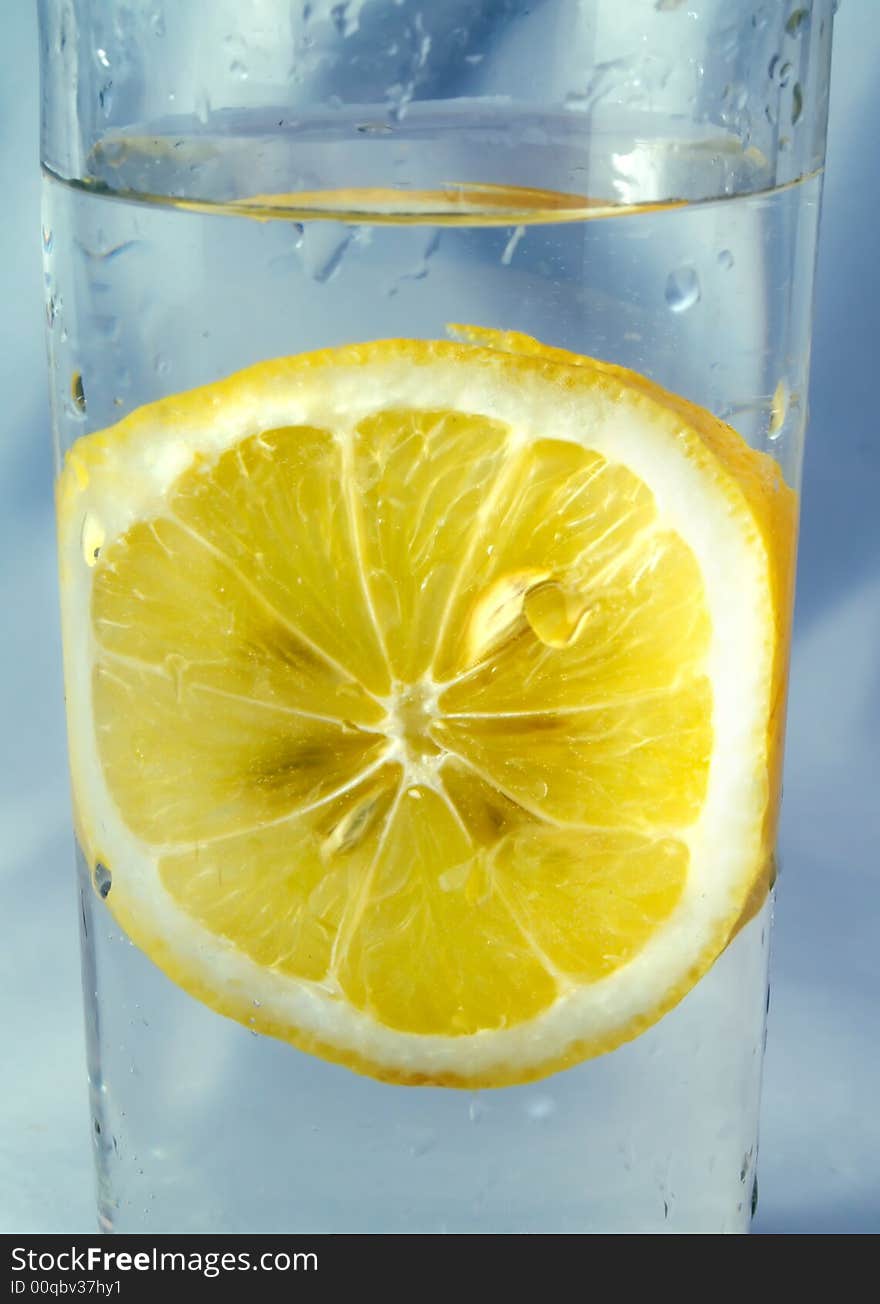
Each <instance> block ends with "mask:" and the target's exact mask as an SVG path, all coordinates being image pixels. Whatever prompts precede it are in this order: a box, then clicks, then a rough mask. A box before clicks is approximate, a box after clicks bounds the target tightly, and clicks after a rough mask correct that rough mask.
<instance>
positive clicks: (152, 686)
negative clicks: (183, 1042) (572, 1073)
mask: <svg viewBox="0 0 880 1304" xmlns="http://www.w3.org/2000/svg"><path fill="white" fill-rule="evenodd" d="M462 332H463V333H464V334H465V335H467V336H468V337H469V338H468V340H467V342H464V343H451V342H422V341H401V340H398V341H380V342H375V343H371V344H365V345H358V346H351V347H348V348H342V349H337V350H328V351H325V352H323V353H319V354H311V355H304V356H302V357H299V358H291V359H281V360H278V361H276V362H269V363H264V364H260V365H259V366H257V367H255V368H252V369H251V370H250V371H247V372H243V373H241V374H239V375H238V376H234V377H231V378H230V379H229V380H227V381H223V382H220V383H218V384H216V385H212V386H209V387H208V388H206V389H204V390H200V391H195V392H193V393H191V394H185V395H178V396H175V397H173V398H170V399H166V400H163V401H162V402H160V403H158V404H154V405H151V406H149V407H146V408H143V409H141V410H139V411H138V412H136V413H134V414H132V416H130V417H128V418H127V419H126V420H125V421H123V422H121V423H120V425H118V426H116V427H114V428H113V429H111V430H108V431H104V432H101V433H98V434H95V435H90V436H86V437H85V438H83V439H81V440H79V441H78V442H77V444H76V445H75V446H74V448H73V449H72V450H71V453H70V454H69V455H68V458H67V461H66V463H65V467H64V470H63V472H62V475H61V477H60V480H59V485H58V523H59V549H60V566H61V578H62V611H63V626H64V644H65V678H66V686H67V696H68V722H69V737H70V753H71V769H72V775H73V787H74V799H75V807H76V817H77V830H78V836H79V839H80V842H81V844H82V847H83V851H84V854H85V855H86V857H87V858H88V860H89V861H90V862H91V863H92V864H93V865H97V864H98V863H100V864H101V865H102V866H103V867H104V870H105V871H109V873H110V875H111V882H112V885H111V888H110V891H109V894H108V895H107V896H106V901H107V905H108V907H109V908H110V909H111V910H112V911H113V912H114V914H115V915H116V917H117V919H118V920H119V922H120V924H121V925H122V927H123V928H124V929H125V930H126V931H127V932H128V934H129V936H130V937H131V938H132V940H133V941H135V942H136V943H137V944H138V945H139V946H141V947H142V948H143V949H144V950H145V951H146V953H147V954H148V955H149V956H150V957H151V958H152V959H153V960H154V961H155V962H156V963H157V964H158V965H159V966H160V967H161V968H162V969H164V971H165V972H166V973H167V974H168V975H169V977H171V978H172V979H173V980H174V981H176V982H177V983H179V984H180V985H181V986H183V987H184V988H185V989H186V990H187V991H189V992H190V993H191V994H192V995H194V996H196V997H198V998H199V999H201V1000H203V1001H205V1002H206V1003H207V1004H208V1005H210V1006H211V1007H212V1008H213V1009H215V1010H217V1011H218V1012H220V1013H222V1014H225V1015H228V1016H230V1017H232V1018H235V1019H238V1020H240V1021H241V1022H242V1023H246V1024H247V1025H248V1026H250V1027H256V1028H257V1029H259V1030H262V1031H263V1032H266V1033H269V1034H271V1035H273V1036H278V1037H282V1038H284V1039H285V1040H287V1041H289V1042H291V1043H292V1044H294V1045H296V1046H299V1047H300V1048H302V1049H305V1050H308V1051H312V1052H314V1053H317V1054H320V1055H323V1056H324V1057H326V1058H329V1059H332V1060H336V1061H338V1062H341V1063H343V1064H346V1065H348V1066H349V1067H351V1068H354V1069H357V1070H358V1071H361V1072H365V1073H369V1074H371V1075H373V1076H375V1077H378V1078H382V1079H385V1080H389V1081H396V1082H409V1083H426V1082H430V1083H440V1084H445V1085H452V1086H468V1087H474V1086H497V1085H502V1084H506V1083H511V1082H521V1081H527V1080H530V1079H533V1078H536V1077H540V1076H543V1075H545V1074H547V1073H549V1072H552V1071H554V1070H556V1069H558V1068H561V1067H564V1066H566V1065H568V1064H571V1063H574V1062H576V1061H577V1060H579V1059H582V1058H585V1057H587V1056H589V1055H594V1054H598V1053H601V1052H603V1051H606V1050H609V1049H611V1048H613V1047H614V1046H616V1045H619V1044H620V1043H621V1042H622V1041H625V1040H627V1039H628V1038H631V1037H633V1036H635V1035H637V1034H638V1033H639V1032H641V1031H642V1030H643V1029H644V1028H646V1027H648V1026H650V1024H651V1023H653V1022H655V1021H656V1020H657V1019H658V1018H659V1017H660V1016H661V1015H662V1014H663V1013H664V1012H665V1011H666V1010H667V1009H669V1008H670V1007H671V1006H672V1005H673V1004H675V1003H676V1001H678V1000H680V999H681V997H682V996H683V995H685V993H686V992H687V991H688V990H689V989H690V987H691V986H692V985H693V984H694V982H696V981H697V979H698V978H699V976H700V975H701V974H702V973H703V972H705V970H706V969H707V968H708V967H709V965H710V964H711V963H712V961H713V960H714V959H715V957H716V956H717V955H718V953H719V952H720V950H721V949H722V948H723V946H724V945H725V943H726V941H727V939H728V938H729V936H730V934H731V930H732V929H733V928H734V927H735V925H736V922H737V920H738V919H739V918H740V917H741V916H742V912H743V910H744V908H746V906H747V903H749V902H751V901H753V900H754V899H755V894H756V892H757V891H758V890H759V885H760V884H761V882H762V881H763V880H762V874H763V873H764V870H765V867H766V865H767V863H768V857H769V854H770V850H771V847H772V832H773V820H774V818H775V806H776V794H775V785H776V782H777V775H778V766H779V754H780V739H781V716H782V709H781V703H782V700H783V697H784V667H785V661H786V652H787V631H788V619H789V611H788V607H789V605H790V591H791V561H792V555H793V536H794V495H793V494H792V492H791V491H790V490H789V489H788V488H787V487H786V486H785V485H784V483H783V481H782V479H781V476H780V474H779V472H778V469H777V468H776V467H775V465H774V464H773V462H772V461H771V459H769V458H766V457H764V456H763V455H761V454H758V453H755V452H753V451H751V450H750V449H748V448H747V447H746V446H745V445H744V444H743V443H742V441H741V440H740V439H739V437H738V436H737V435H735V433H734V432H733V431H731V430H729V429H728V428H727V427H723V426H721V424H720V423H718V422H715V421H714V419H713V418H711V417H710V416H709V415H708V414H707V413H703V412H701V411H700V410H699V409H696V408H693V407H692V405H689V404H686V403H685V402H684V400H680V399H678V398H676V397H675V396H672V395H668V394H666V393H665V392H664V391H662V390H660V389H658V388H657V387H656V386H653V385H652V384H651V383H650V382H649V381H647V380H645V379H644V378H643V377H639V376H636V375H634V374H633V373H629V372H625V371H623V370H622V369H620V368H615V367H612V366H610V365H608V364H602V363H594V362H592V361H591V360H589V359H586V358H580V357H577V356H575V355H571V354H566V353H563V352H561V351H558V350H551V349H547V348H545V347H544V346H542V345H538V344H537V343H536V342H535V341H530V340H528V339H527V338H526V337H521V336H515V335H512V334H508V333H498V332H488V331H481V330H479V329H477V328H462Z"/></svg>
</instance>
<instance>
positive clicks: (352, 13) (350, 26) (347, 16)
mask: <svg viewBox="0 0 880 1304" xmlns="http://www.w3.org/2000/svg"><path fill="white" fill-rule="evenodd" d="M360 8H361V6H360V5H359V4H355V3H349V0H344V3H342V4H338V5H334V6H333V8H332V9H331V10H330V17H331V18H332V20H333V26H334V27H335V28H336V30H337V32H338V33H339V35H340V36H353V35H354V33H355V32H356V31H357V29H358V28H359V27H360Z"/></svg>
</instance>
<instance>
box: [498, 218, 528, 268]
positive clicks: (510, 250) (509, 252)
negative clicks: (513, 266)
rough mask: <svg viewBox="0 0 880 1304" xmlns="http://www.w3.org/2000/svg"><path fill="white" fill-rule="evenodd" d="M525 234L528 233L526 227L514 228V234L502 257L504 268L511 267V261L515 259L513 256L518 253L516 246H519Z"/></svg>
mask: <svg viewBox="0 0 880 1304" xmlns="http://www.w3.org/2000/svg"><path fill="white" fill-rule="evenodd" d="M525 233H526V228H525V227H524V226H517V227H515V228H514V230H513V234H512V235H511V237H510V239H509V240H508V242H507V244H506V245H505V246H504V253H503V254H502V255H501V266H502V267H509V266H510V262H511V259H512V258H513V255H514V253H515V252H516V246H517V245H518V244H519V242H520V240H522V238H523V236H524V235H525Z"/></svg>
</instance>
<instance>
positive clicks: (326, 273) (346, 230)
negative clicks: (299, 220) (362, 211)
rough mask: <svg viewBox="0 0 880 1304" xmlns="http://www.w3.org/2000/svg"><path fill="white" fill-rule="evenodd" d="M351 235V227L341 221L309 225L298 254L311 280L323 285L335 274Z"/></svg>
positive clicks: (350, 240)
mask: <svg viewBox="0 0 880 1304" xmlns="http://www.w3.org/2000/svg"><path fill="white" fill-rule="evenodd" d="M353 235H354V232H353V231H352V229H351V228H350V227H347V226H345V225H344V224H343V223H342V222H320V223H317V222H316V223H313V224H312V225H311V226H310V227H309V230H308V232H307V233H306V234H305V236H304V238H303V240H302V243H301V246H300V256H301V257H302V261H303V266H304V267H305V270H306V272H307V274H308V275H309V276H310V277H311V278H312V280H313V281H317V282H318V283H319V284H320V285H323V284H324V282H325V281H329V280H330V279H331V278H332V277H333V276H335V275H336V273H337V272H338V271H339V268H340V267H341V265H342V260H343V258H344V257H345V252H346V250H347V249H348V246H349V245H350V244H351V242H352V238H353Z"/></svg>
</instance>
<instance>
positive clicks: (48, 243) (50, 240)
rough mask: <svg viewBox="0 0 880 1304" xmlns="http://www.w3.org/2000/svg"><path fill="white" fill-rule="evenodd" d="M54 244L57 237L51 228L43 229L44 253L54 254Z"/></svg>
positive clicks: (45, 227)
mask: <svg viewBox="0 0 880 1304" xmlns="http://www.w3.org/2000/svg"><path fill="white" fill-rule="evenodd" d="M54 243H55V236H54V234H53V232H52V228H51V226H44V227H43V252H44V253H47V254H50V253H51V252H52V246H53V245H54Z"/></svg>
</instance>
